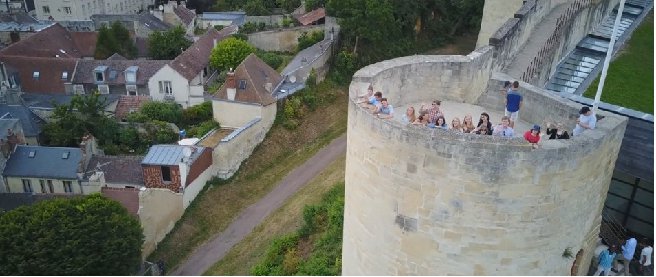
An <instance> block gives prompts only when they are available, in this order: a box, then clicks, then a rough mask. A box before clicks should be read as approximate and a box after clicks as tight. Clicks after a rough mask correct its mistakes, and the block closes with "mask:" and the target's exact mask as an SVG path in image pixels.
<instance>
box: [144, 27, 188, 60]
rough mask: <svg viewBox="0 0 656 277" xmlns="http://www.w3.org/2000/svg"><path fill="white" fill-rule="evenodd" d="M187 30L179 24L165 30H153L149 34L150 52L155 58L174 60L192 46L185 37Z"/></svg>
mask: <svg viewBox="0 0 656 277" xmlns="http://www.w3.org/2000/svg"><path fill="white" fill-rule="evenodd" d="M185 33H186V32H185V30H184V29H183V28H182V26H180V25H178V26H176V27H174V28H173V29H170V30H167V31H164V32H153V33H151V34H150V36H148V53H149V55H150V57H151V58H152V59H153V60H173V59H175V57H177V56H178V55H180V54H181V53H182V52H183V51H184V50H186V49H187V48H189V46H191V41H189V40H187V38H185Z"/></svg>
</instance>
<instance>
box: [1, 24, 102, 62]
mask: <svg viewBox="0 0 656 277" xmlns="http://www.w3.org/2000/svg"><path fill="white" fill-rule="evenodd" d="M94 48H95V45H94ZM83 52H84V51H81V50H80V48H79V47H78V45H77V44H76V41H75V40H74V39H73V36H72V35H71V33H70V32H69V31H68V30H66V29H65V28H64V27H62V26H61V25H59V24H54V25H52V26H50V27H48V28H45V29H43V30H42V31H41V32H38V33H35V34H34V35H32V36H30V37H28V38H26V39H23V40H21V41H18V42H16V43H13V44H11V45H9V46H7V47H6V48H4V49H2V50H0V55H2V56H28V57H44V58H45V57H47V58H55V57H61V58H81V57H82V56H83V55H82V54H83Z"/></svg>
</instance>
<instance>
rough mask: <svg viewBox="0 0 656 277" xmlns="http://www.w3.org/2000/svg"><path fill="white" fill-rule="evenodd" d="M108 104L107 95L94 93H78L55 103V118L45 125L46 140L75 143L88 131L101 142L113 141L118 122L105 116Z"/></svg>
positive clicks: (68, 144)
mask: <svg viewBox="0 0 656 277" xmlns="http://www.w3.org/2000/svg"><path fill="white" fill-rule="evenodd" d="M105 106H106V100H105V98H103V97H102V96H100V95H98V94H95V93H94V94H89V95H84V96H81V95H75V96H73V98H72V99H71V102H70V103H69V104H64V105H55V109H54V112H53V115H52V118H53V119H54V120H53V121H52V122H49V123H47V124H46V125H45V126H44V127H43V134H44V137H45V140H46V144H47V145H51V146H71V147H75V146H77V145H78V144H79V142H80V139H81V138H82V136H84V135H85V134H86V133H91V134H92V135H94V136H95V137H96V138H97V139H98V140H99V141H100V143H101V144H103V143H111V141H112V140H113V138H114V136H115V135H116V134H117V132H118V124H117V123H116V121H115V120H113V119H110V118H107V117H106V116H105V113H104V107H105Z"/></svg>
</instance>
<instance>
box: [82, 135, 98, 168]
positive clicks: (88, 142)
mask: <svg viewBox="0 0 656 277" xmlns="http://www.w3.org/2000/svg"><path fill="white" fill-rule="evenodd" d="M80 150H82V161H81V162H82V164H81V166H82V168H81V169H82V170H86V168H87V165H89V161H90V160H91V157H92V156H93V155H95V154H98V153H97V152H98V148H97V146H96V138H94V137H93V136H92V135H91V134H87V135H85V136H84V137H82V142H80Z"/></svg>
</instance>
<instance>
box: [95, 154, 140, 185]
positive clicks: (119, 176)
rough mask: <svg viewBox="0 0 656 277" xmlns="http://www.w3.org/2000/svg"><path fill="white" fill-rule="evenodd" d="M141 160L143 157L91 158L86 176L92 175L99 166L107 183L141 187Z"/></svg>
mask: <svg viewBox="0 0 656 277" xmlns="http://www.w3.org/2000/svg"><path fill="white" fill-rule="evenodd" d="M142 159H143V156H93V157H92V158H91V160H90V161H89V165H88V166H87V170H86V171H87V175H91V174H93V171H95V170H98V168H97V167H98V166H100V168H99V170H100V171H102V172H104V173H105V181H106V182H107V183H119V184H135V185H141V186H143V185H144V180H143V172H142V169H141V160H142ZM87 178H88V176H87Z"/></svg>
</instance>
